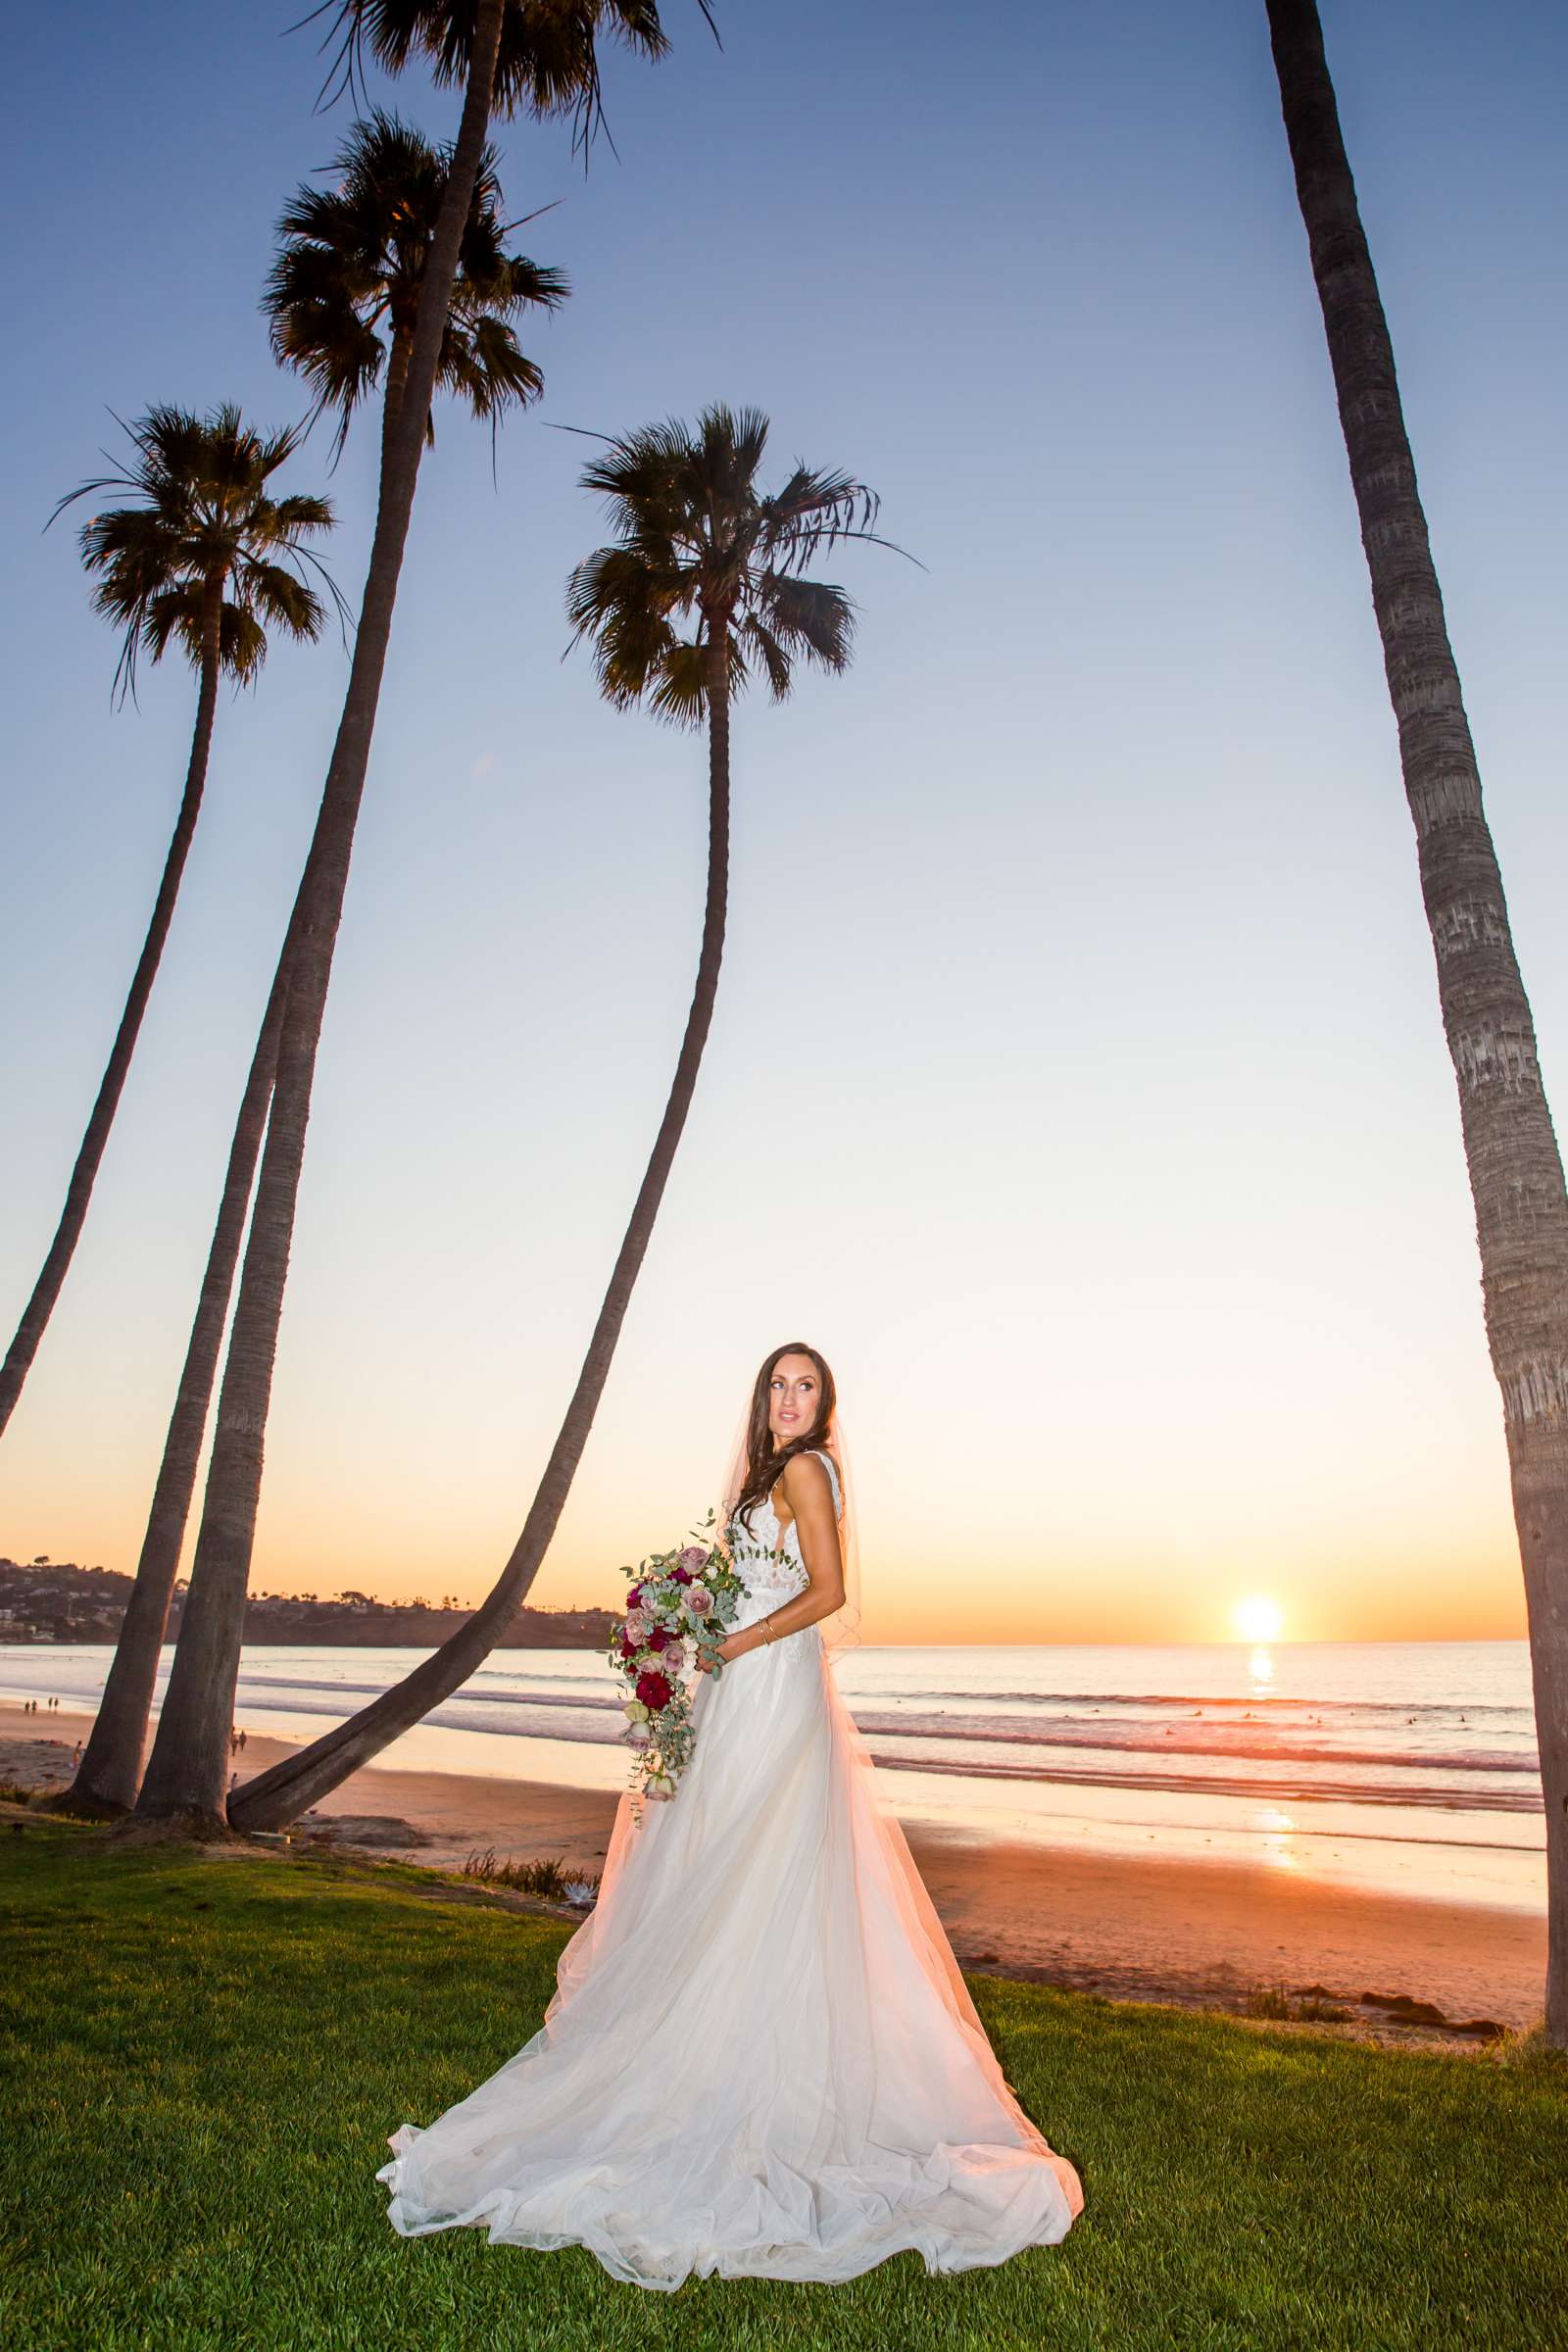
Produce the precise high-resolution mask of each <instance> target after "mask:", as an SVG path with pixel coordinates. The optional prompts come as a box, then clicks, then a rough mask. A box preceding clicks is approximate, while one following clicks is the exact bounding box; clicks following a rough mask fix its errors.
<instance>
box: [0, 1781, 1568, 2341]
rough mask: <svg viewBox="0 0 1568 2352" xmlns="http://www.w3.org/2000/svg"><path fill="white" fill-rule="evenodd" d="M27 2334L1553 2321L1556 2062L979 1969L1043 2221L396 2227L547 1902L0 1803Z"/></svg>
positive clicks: (994, 2332)
mask: <svg viewBox="0 0 1568 2352" xmlns="http://www.w3.org/2000/svg"><path fill="white" fill-rule="evenodd" d="M0 1877H3V1881H4V1885H3V1887H0V1900H3V1903H4V1909H5V1930H4V1936H5V1951H4V1963H5V1965H4V1972H3V1979H0V1985H3V1989H0V2000H3V2003H4V2011H5V2023H6V2026H7V2027H8V2028H9V2029H10V2031H9V2032H8V2034H7V2035H6V2041H5V2057H4V2064H5V2067H6V2069H7V2070H8V2072H9V2074H10V2077H11V2080H10V2082H9V2083H8V2084H7V2085H6V2089H5V2117H6V2129H5V2132H4V2135H3V2140H0V2147H3V2154H0V2172H3V2176H4V2188H3V2196H4V2208H5V2214H6V2225H5V2229H4V2231H3V2233H0V2235H3V2245H4V2255H3V2259H4V2264H5V2269H4V2273H3V2277H0V2318H3V2327H0V2342H3V2343H4V2345H5V2346H6V2347H8V2348H15V2352H22V2348H23V2347H25V2348H26V2352H54V2348H55V2347H61V2348H62V2352H64V2348H65V2347H70V2352H100V2348H101V2347H111V2346H112V2347H116V2348H119V2347H124V2348H125V2352H131V2347H135V2352H164V2348H166V2347H175V2346H178V2347H186V2346H190V2347H196V2346H200V2347H204V2348H205V2347H209V2346H224V2347H233V2348H234V2352H249V2348H251V2347H256V2348H257V2352H263V2348H265V2352H273V2348H274V2347H290V2348H293V2347H299V2348H301V2352H305V2348H307V2347H309V2348H311V2352H314V2348H315V2347H318V2346H321V2347H336V2346H342V2347H353V2352H437V2348H439V2352H448V2348H450V2352H458V2348H459V2347H462V2352H492V2348H494V2352H502V2348H503V2347H505V2348H506V2352H520V2348H521V2347H524V2346H526V2347H528V2348H529V2352H547V2348H549V2347H554V2346H563V2347H564V2346H571V2347H574V2348H575V2347H579V2346H580V2347H584V2348H586V2347H590V2346H593V2347H598V2346H606V2347H619V2346H631V2345H638V2346H641V2345H649V2346H662V2345H666V2344H667V2345H671V2346H674V2345H679V2346H681V2347H683V2348H684V2347H701V2346H708V2345H715V2346H716V2345H724V2346H736V2347H752V2346H755V2347H757V2348H758V2352H762V2348H763V2347H766V2348H767V2352H774V2348H775V2347H777V2346H778V2345H779V2344H780V2342H781V2341H782V2340H783V2337H784V2335H785V2332H786V2331H788V2333H789V2334H790V2335H791V2336H792V2337H793V2339H794V2342H795V2343H797V2344H799V2345H803V2346H814V2345H819V2344H820V2345H834V2346H865V2347H866V2348H867V2352H870V2348H871V2347H875V2348H876V2352H914V2348H915V2347H919V2348H921V2352H924V2347H927V2346H949V2345H951V2346H955V2347H958V2346H965V2347H967V2346H974V2347H980V2346H987V2347H989V2346H993V2345H995V2346H1003V2345H1009V2346H1010V2345H1017V2346H1020V2347H1022V2346H1028V2347H1030V2348H1031V2352H1032V2348H1033V2347H1037V2346H1038V2347H1041V2348H1042V2352H1090V2348H1091V2347H1093V2348H1095V2352H1100V2348H1102V2347H1103V2352H1142V2348H1143V2347H1149V2352H1155V2348H1156V2347H1157V2352H1172V2348H1176V2347H1179V2352H1206V2348H1207V2347H1211V2346H1213V2347H1217V2346H1227V2347H1232V2346H1234V2347H1236V2348H1237V2352H1272V2348H1274V2347H1279V2348H1280V2352H1284V2348H1285V2347H1290V2352H1300V2348H1302V2347H1308V2346H1324V2347H1330V2346H1332V2347H1334V2348H1335V2352H1373V2348H1374V2347H1385V2346H1389V2347H1392V2346H1401V2347H1402V2346H1406V2345H1421V2346H1431V2347H1434V2348H1436V2347H1443V2348H1444V2352H1492V2348H1494V2347H1498V2348H1500V2347H1504V2346H1506V2347H1508V2348H1509V2352H1547V2348H1548V2347H1552V2346H1559V2345H1561V2346H1568V2286H1565V2273H1568V2255H1565V2244H1568V2086H1565V2083H1564V2079H1563V2078H1564V2070H1563V2069H1562V2068H1561V2067H1560V2066H1559V2065H1558V2064H1557V2063H1555V2062H1552V2061H1549V2060H1545V2059H1539V2060H1536V2061H1533V2062H1532V2061H1527V2062H1523V2063H1521V2062H1518V2061H1515V2062H1513V2063H1500V2062H1499V2061H1498V2060H1496V2059H1495V2058H1493V2057H1473V2058H1472V2057H1447V2056H1436V2055H1431V2054H1425V2053H1406V2052H1403V2051H1398V2052H1390V2051H1386V2050H1379V2049H1375V2048H1371V2047H1369V2046H1366V2045H1364V2044H1358V2043H1354V2042H1350V2041H1347V2040H1341V2039H1337V2038H1335V2037H1333V2036H1331V2035H1330V2034H1310V2033H1304V2032H1302V2031H1300V2030H1295V2031H1284V2032H1282V2031H1280V2030H1278V2029H1274V2028H1262V2027H1254V2026H1250V2025H1248V2024H1245V2023H1241V2022H1238V2021H1235V2020H1231V2019H1227V2018H1217V2017H1207V2016H1199V2015H1190V2014H1187V2013H1184V2012H1181V2011H1177V2010H1169V2009H1155V2008H1140V2007H1131V2006H1126V2005H1120V2004H1112V2003H1109V2002H1106V2001H1103V2000H1101V1999H1099V1998H1098V1997H1096V1996H1094V1995H1088V1994H1074V1993H1060V1994H1057V1993H1052V1992H1049V1991H1042V1990H1038V1989H1036V1988H1034V1987H1033V1986H1025V1985H1010V1984H1007V1983H1005V1982H1003V1981H1001V1980H999V1979H996V1978H987V1977H979V1978H976V1979H974V1980H972V1982H973V1985H974V1992H975V1997H976V2000H977V2001H978V2003H979V2007H980V2011H981V2014H982V2016H983V2017H984V2019H985V2023H986V2026H987V2029H988V2031H989V2032H990V2033H991V2034H992V2036H993V2039H994V2040H995V2042H996V2044H997V2047H998V2049H999V2051H1000V2052H1001V2055H1002V2059H1003V2063H1004V2065H1005V2069H1006V2071H1007V2074H1008V2077H1009V2079H1010V2081H1011V2082H1013V2084H1014V2085H1015V2087H1016V2088H1017V2090H1018V2091H1019V2093H1020V2095H1021V2096H1022V2098H1023V2101H1024V2104H1025V2105H1026V2107H1028V2109H1029V2110H1030V2112H1031V2113H1032V2114H1034V2115H1035V2116H1036V2117H1037V2118H1038V2119H1039V2121H1040V2122H1041V2124H1042V2126H1043V2127H1044V2129H1045V2131H1046V2132H1047V2134H1048V2136H1049V2137H1050V2138H1051V2140H1052V2142H1053V2144H1054V2145H1055V2146H1056V2147H1059V2148H1061V2149H1062V2150H1063V2151H1064V2152H1065V2153H1066V2154H1067V2155H1069V2156H1071V2158H1072V2159H1073V2161H1074V2162H1075V2163H1076V2164H1077V2166H1078V2168H1079V2170H1080V2172H1081V2173H1082V2174H1083V2177H1084V2182H1085V2187H1086V2191H1087V2196H1088V2209H1087V2211H1086V2212H1085V2214H1084V2215H1083V2216H1082V2218H1081V2219H1080V2220H1079V2222H1078V2223H1077V2225H1076V2227H1075V2228H1074V2229H1073V2230H1072V2232H1071V2234H1070V2236H1069V2237H1068V2239H1067V2240H1066V2242H1065V2244H1064V2245H1063V2246H1061V2247H1059V2248H1045V2247H1041V2248H1036V2249H1034V2250H1033V2251H1032V2252H1030V2253H1027V2254H1024V2255H1022V2256H1019V2257H1018V2258H1017V2259H1015V2260H1014V2261H1012V2262H1009V2263H1006V2264H1005V2265H1003V2267H1002V2268H1001V2269H999V2270H995V2271H971V2272H967V2273H965V2274H963V2275H962V2276H961V2277H958V2278H929V2277H928V2276H927V2274H926V2272H925V2270H924V2267H923V2266H922V2264H921V2263H920V2261H919V2258H918V2257H917V2256H916V2255H913V2254H904V2255H900V2256H898V2257H896V2258H895V2259H894V2260H893V2261H891V2262H889V2263H886V2264H884V2265H883V2266H882V2268H881V2269H880V2270H877V2271H873V2272H871V2273H869V2274H868V2275H867V2276H866V2277H865V2278H860V2279H858V2280H856V2281H854V2282H853V2283H851V2284H850V2285H848V2286H840V2287H826V2286H785V2285H778V2284H774V2283H771V2282H762V2281H754V2280H743V2281H739V2282H726V2281H722V2280H712V2279H708V2280H695V2281H692V2282H689V2283H688V2284H687V2286H685V2287H684V2288H683V2289H682V2290H681V2291H680V2292H679V2293H678V2294H675V2295H663V2294H657V2293H650V2292H648V2291H646V2290H643V2289H641V2288H637V2287H631V2286H623V2285H620V2284H617V2283H616V2282H615V2281H614V2280H613V2279H611V2278H608V2277H607V2276H606V2274H605V2273H604V2272H603V2271H602V2270H601V2269H600V2268H599V2266H598V2264H597V2263H596V2262H595V2261H594V2260H593V2259H592V2257H591V2256H590V2255H587V2254H585V2253H583V2252H582V2251H581V2250H580V2249H576V2248H572V2249H568V2250H567V2251H564V2252H562V2253H556V2254H535V2253H530V2252H526V2251H524V2250H522V2249H520V2248H515V2247H492V2246H491V2245H489V2244H488V2242H487V2241H486V2239H485V2237H484V2235H483V2233H482V2232H481V2231H477V2230H456V2231H448V2232H444V2233H442V2234H440V2235H438V2236H434V2237H429V2238H421V2239H417V2240H412V2241H405V2240H403V2239H401V2238H399V2237H398V2236H397V2235H396V2233H395V2232H394V2231H393V2230H392V2229H391V2228H390V2227H389V2225H388V2223H387V2221H386V2192H385V2190H384V2189H383V2188H382V2187H381V2186H380V2185H379V2184H378V2182H377V2181H376V2180H375V2179H374V2174H375V2170H376V2167H377V2166H378V2165H380V2164H381V2163H383V2162H384V2161H385V2159H386V2153H387V2151H386V2146H385V2141H386V2134H387V2133H388V2131H391V2130H392V2129H393V2128H394V2127H395V2126H396V2125H397V2124H399V2123H401V2122H403V2121H404V2120H405V2119H408V2120H410V2121H414V2122H419V2123H424V2122H428V2121H429V2120H430V2119H431V2117H432V2116H434V2115H435V2114H436V2113H437V2112H438V2111H439V2110H440V2109H441V2108H443V2107H445V2106H447V2105H449V2104H450V2103H451V2102H452V2101H453V2100H454V2099H456V2098H458V2097H460V2096H462V2094H463V2093H464V2092H466V2090H468V2089H469V2088H470V2087H471V2086H472V2084H473V2083H474V2082H476V2081H477V2080H478V2079H479V2078H480V2077H482V2076H484V2075H488V2074H490V2073H491V2072H492V2071H493V2070H494V2069H495V2067H496V2066H497V2065H499V2064H500V2062H501V2061H502V2060H503V2059H504V2058H506V2057H508V2056H509V2055H510V2054H511V2053H512V2051H513V2050H515V2048H516V2047H517V2046H518V2044H519V2043H520V2042H522V2041H523V2040H524V2039H526V2037H527V2036H528V2034H531V2033H532V2032H533V2031H534V2030H535V2028H536V2027H537V2025H538V2023H539V2020H540V2017H541V2014H542V2012H543V2009H544V2004H545V2002H546V2000H547V1999H548V1997H549V1995H550V1992H551V1989H552V1986H553V1983H554V1967H555V1960H556V1955H557V1954H558V1952H559V1951H560V1949H561V1946H562V1944H563V1942H564V1939H565V1936H566V1934H567V1933H568V1932H569V1931H568V1930H567V1929H566V1928H564V1927H563V1926H559V1925H557V1924H556V1923H555V1922H554V1921H551V1920H549V1919H543V1918H540V1917H537V1916H534V1917H529V1916H519V1915H517V1914H516V1913H515V1912H509V1911H505V1910H500V1909H494V1908H489V1907H472V1906H463V1905H460V1904H459V1903H457V1902H454V1901H452V1900H449V1899H444V1898H442V1897H440V1896H439V1894H438V1895H437V1897H436V1899H430V1892H431V1890H430V1889H429V1888H428V1887H421V1885H420V1883H419V1881H418V1879H417V1874H413V1873H409V1874H406V1875H399V1874H397V1873H394V1872H375V1873H369V1872H368V1871H366V1870H364V1869H359V1868H356V1867H354V1866H351V1865H345V1864H340V1863H336V1862H334V1861H331V1860H329V1859H322V1858H314V1859H313V1858H308V1857H301V1858H297V1859H282V1858H277V1857H273V1856H271V1855H266V1854H259V1855H257V1856H255V1857H252V1856H250V1855H238V1856H234V1855H230V1854H221V1855H218V1854H202V1853H195V1852H189V1851H186V1850H183V1849H177V1848H172V1847H154V1848H146V1847H143V1848H140V1849H131V1848H128V1847H125V1846H116V1845H114V1844H112V1843H111V1842H110V1841H109V1840H108V1839H107V1838H105V1837H104V1836H103V1834H102V1833H99V1832H91V1831H87V1830H83V1829H78V1828H74V1827H73V1826H71V1825H67V1824H60V1823H49V1822H46V1821H41V1820H40V1821H29V1822H27V1823H26V1824H25V1827H24V1828H23V1829H22V1830H21V1831H20V1832H16V1833H14V1832H12V1831H11V1830H10V1829H9V1828H8V1827H7V1826H6V1825H5V1824H3V1823H0Z"/></svg>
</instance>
